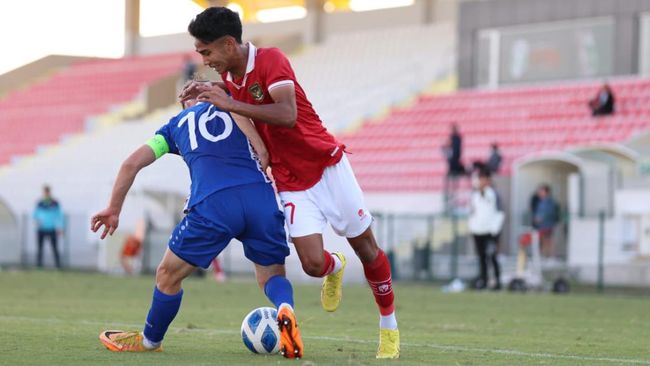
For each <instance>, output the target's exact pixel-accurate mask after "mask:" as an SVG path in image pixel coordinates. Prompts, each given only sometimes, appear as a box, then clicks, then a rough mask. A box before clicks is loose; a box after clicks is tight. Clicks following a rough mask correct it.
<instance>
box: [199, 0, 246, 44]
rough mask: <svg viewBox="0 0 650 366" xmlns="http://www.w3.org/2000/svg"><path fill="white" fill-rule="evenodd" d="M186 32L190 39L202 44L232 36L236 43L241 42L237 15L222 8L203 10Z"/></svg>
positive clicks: (240, 30)
mask: <svg viewBox="0 0 650 366" xmlns="http://www.w3.org/2000/svg"><path fill="white" fill-rule="evenodd" d="M187 31H188V32H190V34H191V35H192V37H194V38H196V39H198V40H199V41H201V42H203V43H212V42H214V41H215V40H217V39H219V38H221V37H223V36H232V37H233V38H235V40H236V41H237V43H242V42H241V33H242V26H241V20H240V19H239V14H237V13H236V12H234V11H232V10H230V9H228V8H222V7H212V8H207V9H205V10H204V11H203V12H202V13H200V14H199V15H197V16H196V17H195V18H194V19H192V21H191V22H190V25H189V26H187Z"/></svg>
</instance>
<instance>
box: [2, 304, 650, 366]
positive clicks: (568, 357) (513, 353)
mask: <svg viewBox="0 0 650 366" xmlns="http://www.w3.org/2000/svg"><path fill="white" fill-rule="evenodd" d="M2 320H8V321H27V322H41V323H56V324H64V323H67V324H75V323H76V324H84V325H98V326H107V325H108V324H110V325H111V326H115V327H128V328H136V329H137V328H140V327H142V324H133V323H115V322H110V323H109V322H98V321H93V320H64V319H58V318H32V317H25V316H4V315H0V321H2ZM169 329H170V330H171V331H186V332H197V333H205V334H208V335H216V334H239V331H235V330H225V329H200V328H179V327H172V328H169ZM303 338H305V339H312V340H317V341H332V342H352V343H360V344H376V343H377V341H374V340H367V339H355V338H340V337H327V336H303ZM401 345H402V346H404V348H409V347H413V348H432V349H437V350H442V351H457V352H472V353H494V354H499V355H510V356H524V357H530V358H555V359H565V360H576V361H597V362H612V363H625V364H633V365H650V360H643V359H631V358H613V357H587V356H578V355H566V354H558V353H547V352H525V351H517V350H511V349H490V348H478V347H467V346H453V345H443V344H434V343H406V342H405V343H402V344H401Z"/></svg>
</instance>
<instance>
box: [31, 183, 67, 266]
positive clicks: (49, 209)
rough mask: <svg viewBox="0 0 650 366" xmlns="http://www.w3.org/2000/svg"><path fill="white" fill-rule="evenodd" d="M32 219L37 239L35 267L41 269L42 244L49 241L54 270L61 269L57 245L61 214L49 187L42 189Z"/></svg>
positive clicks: (60, 228)
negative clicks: (34, 223) (54, 265)
mask: <svg viewBox="0 0 650 366" xmlns="http://www.w3.org/2000/svg"><path fill="white" fill-rule="evenodd" d="M33 218H34V220H35V221H36V225H37V232H36V236H37V238H38V254H37V259H36V265H37V266H38V267H39V268H42V267H43V244H44V243H45V239H49V241H50V244H51V245H52V252H53V253H54V262H55V264H56V268H61V259H60V257H59V249H58V245H57V239H58V236H59V235H61V233H62V231H63V213H62V212H61V206H60V205H59V202H58V201H57V200H55V199H54V198H52V194H51V191H50V187H49V186H44V187H43V198H42V199H41V200H39V201H38V203H37V204H36V208H35V209H34V213H33Z"/></svg>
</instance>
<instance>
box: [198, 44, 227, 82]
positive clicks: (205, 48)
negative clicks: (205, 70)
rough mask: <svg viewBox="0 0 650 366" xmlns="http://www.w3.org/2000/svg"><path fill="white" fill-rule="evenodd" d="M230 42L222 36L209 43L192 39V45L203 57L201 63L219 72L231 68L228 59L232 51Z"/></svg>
mask: <svg viewBox="0 0 650 366" xmlns="http://www.w3.org/2000/svg"><path fill="white" fill-rule="evenodd" d="M231 43H232V42H229V40H228V39H224V38H223V37H222V38H219V39H217V40H215V41H214V42H211V43H203V42H201V41H199V40H198V39H197V40H195V41H194V47H195V48H196V52H198V53H199V54H200V55H201V57H202V58H203V64H204V65H205V66H208V67H210V68H212V69H214V70H215V71H216V72H218V73H220V74H221V73H223V72H226V71H229V70H230V68H231V66H230V63H231V62H230V60H231V59H232V55H233V53H234V49H233V47H232V45H231Z"/></svg>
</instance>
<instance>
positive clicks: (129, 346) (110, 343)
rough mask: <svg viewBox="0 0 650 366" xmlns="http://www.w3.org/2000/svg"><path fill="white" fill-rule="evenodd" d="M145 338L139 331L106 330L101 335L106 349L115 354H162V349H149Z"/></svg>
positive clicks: (100, 338) (100, 337)
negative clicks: (145, 343) (144, 341)
mask: <svg viewBox="0 0 650 366" xmlns="http://www.w3.org/2000/svg"><path fill="white" fill-rule="evenodd" d="M143 339H144V336H143V335H142V333H140V332H138V331H131V332H125V331H122V330H105V331H103V332H101V333H100V334H99V340H100V341H101V342H102V344H103V345H104V347H106V348H108V350H109V351H113V352H152V351H154V352H160V351H162V347H160V346H159V347H156V348H147V347H145V346H144V344H143V342H142V341H143Z"/></svg>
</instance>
